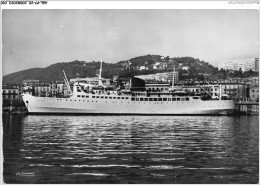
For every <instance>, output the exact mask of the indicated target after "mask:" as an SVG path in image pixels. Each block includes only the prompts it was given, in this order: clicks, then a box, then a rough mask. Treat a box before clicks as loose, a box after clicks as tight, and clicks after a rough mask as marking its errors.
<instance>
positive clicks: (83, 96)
mask: <svg viewBox="0 0 260 185" xmlns="http://www.w3.org/2000/svg"><path fill="white" fill-rule="evenodd" d="M77 97H82V98H85V97H86V98H89V96H88V95H86V96H85V95H77Z"/></svg>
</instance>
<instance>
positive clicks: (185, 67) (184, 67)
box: [182, 66, 190, 71]
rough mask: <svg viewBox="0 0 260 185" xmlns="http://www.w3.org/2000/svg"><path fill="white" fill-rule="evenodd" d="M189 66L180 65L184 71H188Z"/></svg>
mask: <svg viewBox="0 0 260 185" xmlns="http://www.w3.org/2000/svg"><path fill="white" fill-rule="evenodd" d="M189 68H190V67H189V66H182V70H186V71H188V70H189Z"/></svg>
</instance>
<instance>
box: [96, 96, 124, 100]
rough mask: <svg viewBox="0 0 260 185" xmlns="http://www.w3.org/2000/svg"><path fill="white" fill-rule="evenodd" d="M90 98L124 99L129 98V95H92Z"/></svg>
mask: <svg viewBox="0 0 260 185" xmlns="http://www.w3.org/2000/svg"><path fill="white" fill-rule="evenodd" d="M92 98H100V99H126V100H128V99H129V97H112V96H92Z"/></svg>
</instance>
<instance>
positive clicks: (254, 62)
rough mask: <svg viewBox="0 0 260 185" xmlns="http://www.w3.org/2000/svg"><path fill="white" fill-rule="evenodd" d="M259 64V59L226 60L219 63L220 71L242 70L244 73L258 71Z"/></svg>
mask: <svg viewBox="0 0 260 185" xmlns="http://www.w3.org/2000/svg"><path fill="white" fill-rule="evenodd" d="M258 63H259V60H258V58H246V59H235V60H224V61H222V62H219V63H218V69H219V70H220V69H225V70H236V71H239V69H240V68H241V69H242V71H243V72H244V71H249V70H250V69H252V71H258V66H259V64H258Z"/></svg>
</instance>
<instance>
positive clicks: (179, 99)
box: [131, 97, 189, 101]
mask: <svg viewBox="0 0 260 185" xmlns="http://www.w3.org/2000/svg"><path fill="white" fill-rule="evenodd" d="M131 101H189V98H188V97H186V98H133V97H132V98H131Z"/></svg>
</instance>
